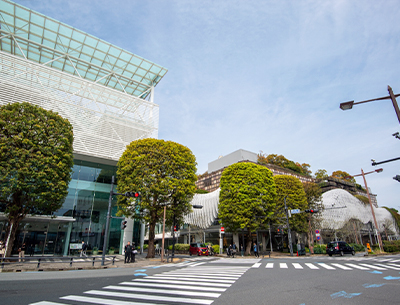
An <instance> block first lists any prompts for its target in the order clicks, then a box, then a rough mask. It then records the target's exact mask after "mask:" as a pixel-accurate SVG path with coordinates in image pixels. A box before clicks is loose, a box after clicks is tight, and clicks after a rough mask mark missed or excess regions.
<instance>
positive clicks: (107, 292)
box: [31, 263, 261, 305]
mask: <svg viewBox="0 0 400 305" xmlns="http://www.w3.org/2000/svg"><path fill="white" fill-rule="evenodd" d="M260 264H261V263H260ZM250 268H251V266H246V267H244V266H203V265H201V266H200V265H198V266H193V267H191V266H187V267H185V268H183V269H177V270H172V271H167V272H162V273H160V274H155V275H149V276H145V277H140V278H134V279H133V280H132V281H131V282H121V283H119V284H117V285H108V286H106V287H103V288H102V289H93V290H89V291H85V292H84V294H85V295H66V296H63V297H61V298H60V299H61V300H63V301H72V302H74V304H79V303H85V304H86V303H90V304H102V305H132V304H137V305H139V304H140V305H146V304H147V305H150V304H155V303H157V304H160V301H161V302H162V303H163V304H178V303H179V304H181V303H182V304H200V305H210V304H211V303H213V302H214V300H215V299H216V298H218V297H219V296H220V295H221V294H222V293H223V292H225V291H226V289H228V288H229V287H230V286H231V285H233V284H234V283H235V282H236V281H237V280H238V279H239V278H240V277H241V276H242V275H243V274H244V273H245V272H246V271H247V270H249V269H250ZM34 304H35V305H66V304H65V303H57V302H56V303H54V302H47V301H42V302H38V303H34ZM31 305H33V304H31Z"/></svg>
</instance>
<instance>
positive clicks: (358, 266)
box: [346, 264, 369, 270]
mask: <svg viewBox="0 0 400 305" xmlns="http://www.w3.org/2000/svg"><path fill="white" fill-rule="evenodd" d="M346 265H347V266H350V267H353V268H356V269H360V270H369V268H367V267H363V266H360V265H356V264H346Z"/></svg>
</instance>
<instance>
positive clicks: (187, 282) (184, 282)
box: [135, 278, 231, 287]
mask: <svg viewBox="0 0 400 305" xmlns="http://www.w3.org/2000/svg"><path fill="white" fill-rule="evenodd" d="M135 281H139V282H153V283H169V284H182V285H198V286H210V283H202V282H197V281H193V282H190V281H171V280H167V281H164V280H156V279H149V278H142V279H135ZM212 286H213V287H230V286H231V284H222V283H212Z"/></svg>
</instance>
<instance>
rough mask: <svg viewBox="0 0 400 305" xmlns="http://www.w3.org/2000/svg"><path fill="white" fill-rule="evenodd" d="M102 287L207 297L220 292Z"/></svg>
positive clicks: (116, 288)
mask: <svg viewBox="0 0 400 305" xmlns="http://www.w3.org/2000/svg"><path fill="white" fill-rule="evenodd" d="M103 288H104V289H112V290H122V291H128V292H129V291H131V292H149V293H164V294H174V295H186V296H192V297H207V298H218V297H219V296H220V295H221V294H220V293H212V292H204V291H181V290H179V289H175V290H172V289H159V288H158V287H157V288H153V289H150V288H138V287H123V286H114V285H110V286H106V287H103Z"/></svg>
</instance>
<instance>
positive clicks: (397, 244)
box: [383, 240, 400, 252]
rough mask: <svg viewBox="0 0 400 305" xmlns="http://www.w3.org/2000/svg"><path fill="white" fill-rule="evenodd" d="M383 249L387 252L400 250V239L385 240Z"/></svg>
mask: <svg viewBox="0 0 400 305" xmlns="http://www.w3.org/2000/svg"><path fill="white" fill-rule="evenodd" d="M383 250H384V251H385V252H400V240H391V241H389V240H384V241H383Z"/></svg>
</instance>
